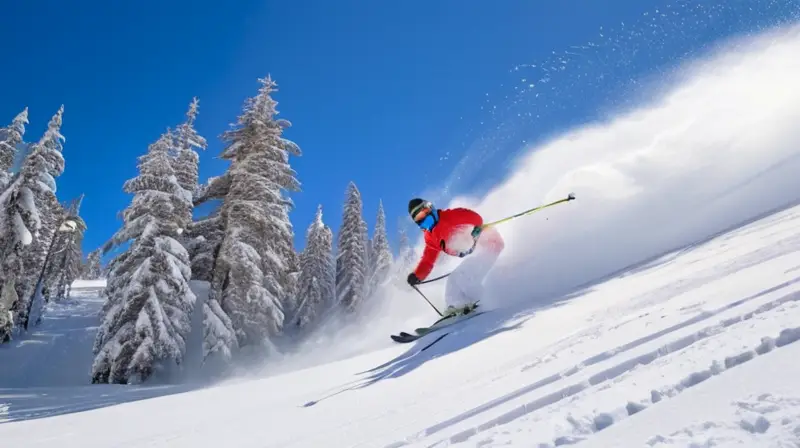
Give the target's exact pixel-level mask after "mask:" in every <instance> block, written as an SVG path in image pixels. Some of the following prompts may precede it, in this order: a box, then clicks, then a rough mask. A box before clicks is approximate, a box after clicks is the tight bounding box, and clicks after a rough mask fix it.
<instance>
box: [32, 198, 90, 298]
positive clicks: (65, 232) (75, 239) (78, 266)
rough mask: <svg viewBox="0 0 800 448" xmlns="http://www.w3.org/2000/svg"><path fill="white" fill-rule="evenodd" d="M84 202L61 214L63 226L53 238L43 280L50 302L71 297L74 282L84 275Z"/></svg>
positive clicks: (73, 205) (63, 210)
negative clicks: (81, 209)
mask: <svg viewBox="0 0 800 448" xmlns="http://www.w3.org/2000/svg"><path fill="white" fill-rule="evenodd" d="M82 201H83V196H81V197H80V198H78V199H76V200H74V201H72V202H71V203H70V205H69V206H68V207H64V208H63V209H62V210H60V211H59V222H61V223H62V224H61V227H60V228H59V229H58V230H59V231H57V232H56V234H55V236H54V237H53V243H52V244H51V246H50V247H51V249H50V254H49V257H48V259H47V264H46V265H45V269H44V276H43V278H42V281H43V282H44V287H43V296H44V299H45V300H46V301H48V302H49V301H50V300H53V299H64V298H67V297H69V290H70V287H71V285H72V282H73V281H75V279H77V278H78V277H79V275H80V274H81V271H82V268H83V265H82V258H83V253H82V251H81V244H82V243H83V236H84V232H85V230H86V223H85V222H84V220H83V219H82V218H81V217H80V216H79V213H80V206H81V202H82Z"/></svg>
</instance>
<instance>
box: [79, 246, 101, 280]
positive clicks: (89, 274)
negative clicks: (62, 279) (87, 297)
mask: <svg viewBox="0 0 800 448" xmlns="http://www.w3.org/2000/svg"><path fill="white" fill-rule="evenodd" d="M102 257H103V253H102V250H101V249H95V250H93V251H91V252H89V255H87V256H86V263H85V264H84V265H83V271H82V272H81V278H82V279H84V280H97V279H99V278H102V276H103V273H102V266H101V258H102Z"/></svg>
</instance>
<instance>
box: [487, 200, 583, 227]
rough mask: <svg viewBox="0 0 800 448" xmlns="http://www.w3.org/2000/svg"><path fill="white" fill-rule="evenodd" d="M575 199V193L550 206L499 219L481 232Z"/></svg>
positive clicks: (541, 206) (488, 224)
mask: <svg viewBox="0 0 800 448" xmlns="http://www.w3.org/2000/svg"><path fill="white" fill-rule="evenodd" d="M574 199H575V193H570V194H569V195H567V197H566V198H564V199H559V200H557V201H554V202H551V203H549V204H545V205H540V206H538V207H535V208H532V209H530V210H525V211H524V212H520V213H517V214H516V215H513V216H509V217H508V218H503V219H499V220H497V221H494V222H490V223H487V224H484V225H482V226H481V230H483V229H486V228H489V227H494V226H496V225H498V224H502V223H504V222H507V221H511V220H512V219H515V218H519V217H520V216H525V215H530V214H531V213H535V212H538V211H539V210H542V209H545V208H547V207H552V206H554V205H558V204H561V203H564V202H569V201H572V200H574Z"/></svg>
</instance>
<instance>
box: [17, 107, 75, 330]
mask: <svg viewBox="0 0 800 448" xmlns="http://www.w3.org/2000/svg"><path fill="white" fill-rule="evenodd" d="M63 114H64V106H61V107H60V108H59V110H58V111H57V112H56V114H55V115H54V116H53V117H52V119H51V120H50V123H49V124H48V127H47V131H45V133H44V135H43V136H42V138H41V139H40V140H39V141H38V142H37V143H36V144H34V145H33V146H32V150H31V151H30V152H29V153H28V155H27V156H26V157H25V159H24V160H23V162H22V166H21V168H20V175H19V176H16V177H15V180H14V181H12V184H11V185H10V186H9V188H8V189H7V190H6V192H8V193H9V195H10V200H11V203H12V204H13V205H11V206H10V207H8V206H7V207H6V210H7V211H9V213H10V214H9V216H10V217H11V219H12V220H13V222H14V223H15V228H16V231H17V240H18V241H21V242H23V243H24V242H27V244H26V245H25V246H26V247H25V250H24V251H23V250H21V248H22V247H21V246H19V245H17V246H16V250H15V251H14V255H13V256H12V257H11V258H12V260H8V261H9V263H10V265H9V266H8V267H10V266H14V267H13V268H11V270H12V271H14V270H16V273H14V274H11V273H9V274H8V275H5V274H4V278H5V279H9V278H14V279H15V289H16V292H17V297H18V300H17V302H16V304H15V305H14V307H13V309H12V311H13V312H14V314H15V316H16V317H15V319H16V322H17V324H18V325H19V326H20V327H24V328H27V327H28V316H29V314H30V310H31V306H32V304H33V302H32V301H33V295H34V292H35V291H36V287H37V285H38V284H39V279H40V277H41V275H42V270H43V268H44V264H45V262H46V260H47V256H48V253H49V251H50V249H51V243H52V241H53V236H54V234H55V232H56V230H57V229H58V228H59V227H60V225H61V223H60V222H59V210H60V208H61V206H60V204H59V203H58V199H57V198H56V194H55V192H56V180H55V178H56V177H58V176H60V175H61V173H62V172H63V171H64V157H63V155H62V153H61V151H62V148H63V147H62V141H63V140H64V136H63V135H61V123H62V116H63ZM17 257H18V258H20V259H21V261H22V265H21V270H18V269H19V268H20V265H19V262H18V261H16V260H13V258H17ZM6 272H8V271H6Z"/></svg>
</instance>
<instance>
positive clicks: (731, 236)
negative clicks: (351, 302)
mask: <svg viewBox="0 0 800 448" xmlns="http://www.w3.org/2000/svg"><path fill="white" fill-rule="evenodd" d="M799 229H800V207H795V208H792V209H789V210H785V211H782V212H780V213H777V214H774V215H772V216H769V217H767V218H764V219H762V220H760V221H757V222H755V223H752V224H750V225H747V226H745V227H743V228H740V229H738V230H735V231H733V232H731V233H728V234H724V235H721V236H718V237H717V238H715V239H713V240H711V241H708V242H706V243H704V244H699V245H696V246H693V247H690V248H687V249H685V250H682V251H679V252H676V253H673V254H669V255H666V256H664V257H662V258H660V259H658V260H655V261H653V262H651V263H649V264H648V265H647V266H640V267H638V268H637V269H635V270H632V271H629V272H627V273H625V274H623V275H620V276H618V277H616V278H613V279H611V280H608V281H606V282H604V283H602V284H598V285H595V286H593V287H591V288H590V289H586V290H583V291H580V292H579V293H576V294H573V295H572V296H571V297H569V298H566V299H565V300H564V301H563V302H560V303H557V304H554V305H553V306H550V307H548V308H546V309H540V310H532V309H524V308H520V309H518V310H516V311H508V310H506V311H501V310H494V311H491V312H489V313H486V314H485V315H482V316H478V317H476V318H474V319H472V320H471V321H470V323H469V324H464V325H463V326H460V327H457V328H453V329H452V330H451V331H449V333H448V334H447V336H445V337H443V338H441V339H440V338H439V337H440V335H438V334H432V335H429V336H427V337H426V338H423V339H422V340H420V341H419V342H418V343H416V344H413V345H394V346H389V348H386V349H383V350H379V351H375V352H372V353H369V354H366V355H362V356H358V357H354V358H350V359H348V360H345V361H340V362H336V363H331V364H327V365H322V366H318V367H314V368H310V369H306V370H301V371H297V372H291V373H287V374H282V375H277V376H274V377H269V378H264V379H259V380H252V381H243V382H238V383H233V384H228V385H222V386H218V387H214V388H209V389H206V390H200V391H194V392H192V393H186V394H177V395H171V396H167V397H160V398H155V399H151V400H143V401H137V402H133V403H126V404H121V405H118V406H113V407H106V408H102V409H97V410H91V411H87V412H80V413H71V414H66V415H60V416H57V417H51V418H45V419H35V420H29V421H20V422H12V423H6V424H3V425H0V440H3V444H4V445H5V444H6V443H7V444H8V445H9V446H26V447H39V446H42V447H43V446H50V445H51V443H53V441H55V440H58V445H59V446H60V447H64V448H67V447H81V448H89V447H108V446H116V447H139V446H170V447H198V446H237V447H250V446H252V447H312V446H315V447H316V446H320V447H322V446H324V447H340V446H341V447H344V446H349V447H355V446H359V447H385V446H393V447H399V446H432V445H435V446H442V445H447V444H455V443H458V442H461V443H463V446H556V445H561V444H565V443H574V442H577V441H581V440H583V441H586V442H587V444H588V445H589V446H600V447H609V446H626V447H629V446H645V445H646V444H648V443H649V444H651V445H652V446H687V445H688V441H689V440H691V441H693V442H697V443H699V444H703V443H707V442H709V441H710V440H713V441H716V442H722V441H728V442H734V441H736V442H742V443H746V446H793V445H789V444H788V443H789V441H791V440H794V441H796V440H797V437H798V433H800V420H798V418H800V382H797V381H795V380H794V379H796V378H798V377H800V376H799V375H800V366H798V364H797V363H796V362H795V360H796V359H797V356H798V355H800V344H792V343H793V342H795V341H796V340H797V339H798V337H800V307H799V306H798V300H800V232H799V231H798V230H799ZM398 330H399V328H398ZM433 341H438V342H436V343H435V344H433V345H429V344H431V343H432V342H433ZM425 347H427V349H426V350H424V351H421V349H423V348H425ZM84 393H87V394H90V393H92V392H91V391H89V389H84ZM94 393H95V394H96V395H95V397H97V396H100V395H101V394H102V393H103V390H102V389H97V390H96V391H95V392H94ZM3 400H4V399H3V398H2V395H0V402H2V401H3ZM64 404H66V403H64ZM12 406H13V405H12ZM76 407H77V410H80V409H81V407H80V403H78V404H77V405H76ZM1 408H2V407H0V409H1ZM12 412H13V409H12ZM98 428H102V429H101V430H99V429H98ZM781 441H783V443H784V445H781V444H780V442H781ZM698 446H700V445H698ZM703 446H705V445H703Z"/></svg>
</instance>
